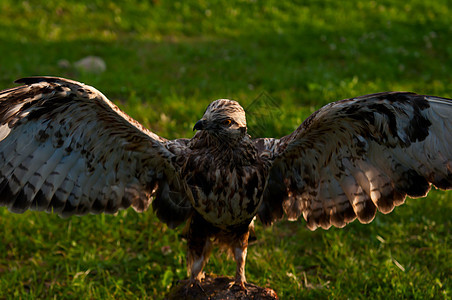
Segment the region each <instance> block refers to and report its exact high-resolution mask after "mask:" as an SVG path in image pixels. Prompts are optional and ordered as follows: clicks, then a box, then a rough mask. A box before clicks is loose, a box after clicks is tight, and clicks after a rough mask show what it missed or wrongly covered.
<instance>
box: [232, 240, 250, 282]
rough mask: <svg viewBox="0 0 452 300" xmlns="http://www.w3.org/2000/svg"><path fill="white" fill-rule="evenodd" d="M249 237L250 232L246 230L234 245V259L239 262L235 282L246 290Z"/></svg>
mask: <svg viewBox="0 0 452 300" xmlns="http://www.w3.org/2000/svg"><path fill="white" fill-rule="evenodd" d="M248 237H249V232H246V233H245V234H243V235H242V236H241V237H240V239H239V240H238V241H237V242H236V243H234V246H233V251H234V259H235V262H236V263H237V268H236V271H235V282H234V284H236V285H238V286H240V288H241V289H242V290H246V287H245V283H246V277H245V262H246V253H247V248H248Z"/></svg>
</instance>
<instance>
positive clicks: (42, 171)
mask: <svg viewBox="0 0 452 300" xmlns="http://www.w3.org/2000/svg"><path fill="white" fill-rule="evenodd" d="M17 82H18V83H23V84H24V85H22V86H18V87H15V88H11V89H8V90H5V91H2V92H0V205H1V206H6V207H8V209H9V210H10V211H12V212H16V213H22V212H24V211H26V210H27V209H31V210H44V211H47V212H55V213H58V214H59V215H61V216H65V217H67V216H71V215H84V214H87V213H103V212H105V213H115V212H117V211H118V210H119V209H125V208H127V207H129V206H132V207H133V208H134V209H135V210H137V211H139V212H141V211H144V210H146V209H147V208H148V207H149V206H150V205H152V207H153V210H154V212H155V213H156V215H157V216H158V218H159V219H160V220H161V221H163V222H165V223H166V224H168V225H169V226H170V227H173V228H174V227H176V226H178V225H180V224H182V223H184V222H185V223H186V227H185V230H184V236H185V237H186V238H187V244H188V255H187V262H188V270H189V273H190V279H191V282H192V283H199V282H200V281H201V279H202V277H203V272H202V269H203V267H204V265H205V264H206V262H207V260H208V258H209V254H210V251H211V249H212V246H213V244H215V243H218V244H219V245H220V246H223V247H226V248H227V249H229V250H231V252H232V254H233V257H234V259H235V261H236V263H237V269H236V276H235V283H236V284H238V285H239V286H241V287H244V284H245V282H246V279H245V259H246V253H247V246H248V238H249V234H250V231H252V230H253V219H254V218H255V217H256V216H257V217H258V219H260V220H261V221H262V222H263V223H264V224H272V223H273V222H275V221H277V220H279V219H282V218H284V217H285V218H287V219H289V220H296V219H298V218H299V217H300V216H301V215H302V216H303V218H304V219H305V220H306V222H307V226H308V228H310V229H312V230H314V229H316V228H317V227H321V228H325V229H327V228H329V227H330V226H331V225H334V226H337V227H343V226H345V225H346V224H347V223H349V222H351V221H353V220H354V219H356V218H358V220H359V221H360V222H362V223H368V222H371V221H372V220H373V218H374V217H375V214H376V211H377V210H379V211H381V212H383V213H389V212H391V211H392V210H393V208H394V206H397V205H400V204H402V203H403V202H404V200H405V198H406V196H410V197H422V196H425V195H426V194H427V193H428V191H429V190H430V188H431V185H432V184H433V185H434V186H436V187H438V188H440V189H443V190H448V189H451V188H452V121H451V116H452V100H450V99H445V98H439V97H433V96H422V95H417V94H414V93H402V92H388V93H379V94H373V95H367V96H362V97H357V98H352V99H347V100H342V101H338V102H334V103H331V104H329V105H326V106H325V107H323V108H321V109H320V110H318V111H317V112H315V113H314V114H312V115H311V116H310V117H309V118H308V119H307V120H306V121H304V122H303V123H302V124H301V125H300V127H298V129H296V130H295V131H294V132H293V133H292V134H290V135H288V136H285V137H283V138H281V139H274V138H258V139H252V138H251V137H250V136H249V135H248V134H247V127H246V126H247V125H246V118H245V111H244V109H243V108H242V107H241V106H240V105H239V103H237V102H236V101H232V100H227V99H220V100H216V101H214V102H212V103H211V104H210V105H209V106H208V107H207V109H206V111H205V113H204V115H203V117H202V118H201V119H200V120H199V121H198V122H197V123H196V124H195V125H194V130H197V132H196V134H195V135H194V136H193V137H192V138H191V139H176V140H167V139H164V138H162V137H159V136H158V135H156V134H154V133H152V132H150V131H149V130H147V129H145V128H144V127H143V126H141V125H140V124H139V123H138V122H136V121H135V120H133V119H132V118H131V117H129V116H128V115H126V114H125V113H123V112H122V111H121V110H119V109H118V108H117V107H116V106H115V105H114V104H113V103H111V102H110V101H109V100H108V99H107V98H106V97H105V96H104V95H102V94H101V93H100V92H99V91H97V90H96V89H94V88H92V87H90V86H87V85H84V84H82V83H79V82H76V81H72V80H67V79H63V78H56V77H31V78H24V79H20V80H18V81H17Z"/></svg>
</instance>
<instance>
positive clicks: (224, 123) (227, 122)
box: [222, 119, 232, 126]
mask: <svg viewBox="0 0 452 300" xmlns="http://www.w3.org/2000/svg"><path fill="white" fill-rule="evenodd" d="M222 124H223V125H224V126H229V125H231V124H232V121H231V119H227V120H224V121H223V122H222Z"/></svg>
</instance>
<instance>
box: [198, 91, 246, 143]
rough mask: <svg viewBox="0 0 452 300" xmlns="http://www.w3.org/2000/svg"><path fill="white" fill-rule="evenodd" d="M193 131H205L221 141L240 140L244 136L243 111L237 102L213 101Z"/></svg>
mask: <svg viewBox="0 0 452 300" xmlns="http://www.w3.org/2000/svg"><path fill="white" fill-rule="evenodd" d="M193 130H205V131H207V132H208V133H209V134H210V135H212V136H214V137H217V138H219V139H221V140H224V139H228V140H230V139H233V140H237V139H240V138H242V137H243V136H245V135H246V118H245V110H244V109H243V107H242V106H240V104H239V103H238V102H237V101H233V100H228V99H219V100H215V101H213V102H212V103H210V104H209V106H207V109H206V111H205V113H204V116H203V117H202V119H201V120H199V121H198V122H196V124H195V126H194V127H193Z"/></svg>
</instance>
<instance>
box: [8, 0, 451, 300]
mask: <svg viewBox="0 0 452 300" xmlns="http://www.w3.org/2000/svg"><path fill="white" fill-rule="evenodd" d="M294 2H298V3H294ZM122 3H123V4H115V3H113V2H107V1H99V0H97V1H92V0H91V1H75V0H74V1H61V0H58V1H56V0H48V1H37V0H29V1H17V0H1V1H0V53H1V55H0V70H1V72H0V88H7V87H11V86H13V85H12V81H13V80H15V79H17V78H20V77H23V76H30V75H58V76H63V77H69V78H73V79H76V80H80V81H83V82H85V83H88V84H90V85H93V86H95V87H97V88H98V89H99V90H101V91H102V92H103V93H104V94H106V95H107V96H108V97H109V98H110V99H111V100H112V101H114V102H115V103H117V104H119V105H120V106H121V107H122V108H123V109H124V110H125V111H126V112H127V113H129V114H130V115H132V116H133V117H134V118H136V119H137V120H139V121H140V122H142V123H143V124H145V125H146V126H147V127H149V128H150V129H151V130H152V131H154V132H156V133H157V134H159V135H161V136H164V137H167V138H176V137H190V136H191V135H192V131H191V128H192V126H193V124H194V122H195V121H196V120H197V119H199V118H200V116H201V115H202V113H203V111H204V109H205V107H206V106H207V104H208V103H209V102H210V101H212V100H214V99H217V98H233V99H236V100H238V101H240V102H241V103H242V104H243V106H244V107H247V106H249V105H250V104H251V103H253V101H254V100H255V99H256V98H259V97H270V98H271V99H273V101H274V102H275V103H276V106H275V107H274V110H275V112H276V113H277V114H276V116H277V118H273V117H268V116H267V119H266V120H265V121H266V122H265V128H263V129H262V127H259V124H257V122H259V119H258V118H253V117H252V116H250V117H249V120H250V131H251V132H253V131H254V132H256V133H257V134H258V135H267V136H283V135H286V134H288V133H290V132H291V131H292V130H293V129H295V128H296V127H297V126H298V125H299V124H300V123H301V122H302V120H303V119H304V118H306V117H307V116H308V115H309V114H310V113H311V112H313V111H314V110H315V109H317V108H319V107H320V106H322V105H324V104H326V103H328V102H331V101H334V100H338V99H343V98H349V97H353V96H357V95H362V94H369V93H373V92H380V91H386V90H409V91H414V92H418V93H423V94H434V95H439V96H445V97H452V85H451V82H452V74H451V71H450V66H451V63H452V61H451V57H452V43H451V42H450V36H451V34H452V26H451V25H450V24H451V23H450V15H451V14H452V11H451V6H450V3H449V1H446V0H444V1H442V0H437V1H424V0H413V1H410V2H406V1H395V0H385V1H364V0H353V1H331V0H330V1H315V0H310V1H291V2H289V1H286V2H284V1H278V0H269V1H245V0H242V1H239V0H237V1H225V0H223V1H216V2H215V4H212V3H210V2H209V1H197V2H194V1H162V0H160V1H158V0H155V1H139V0H129V1H123V2H122ZM87 55H97V56H100V57H102V58H103V59H104V60H105V62H106V64H107V71H106V72H104V73H102V74H89V73H83V72H80V71H77V70H76V69H73V68H69V69H65V68H61V67H59V66H58V61H59V60H61V59H67V60H69V61H70V62H74V61H76V60H79V59H81V58H83V57H85V56H87ZM263 92H264V94H262V93H263ZM451 200H452V195H451V194H447V193H443V192H432V193H431V194H430V195H429V197H428V198H427V199H416V200H408V201H407V204H406V205H404V206H403V207H401V208H398V209H396V210H395V211H394V212H393V213H392V214H390V215H388V216H381V215H380V216H377V218H376V220H375V221H374V222H373V223H372V224H371V225H361V224H359V223H353V224H351V225H349V226H347V227H346V228H344V229H331V230H329V231H323V230H317V231H315V232H310V231H309V230H307V229H306V228H305V225H304V221H298V222H295V223H289V222H281V223H279V224H278V225H277V226H274V227H272V228H262V226H260V225H258V228H257V234H258V238H259V240H258V243H257V244H256V245H253V246H251V247H250V250H249V256H248V262H247V276H248V280H249V281H251V282H254V283H257V284H259V285H264V286H269V287H272V288H274V289H275V290H276V291H277V292H278V294H279V295H280V298H281V299H299V298H311V299H321V298H332V299H346V298H352V299H353V298H370V297H373V298H385V299H429V298H435V299H437V298H440V299H441V298H444V299H450V298H451V297H452V291H451V289H452V288H451V286H452V250H451V249H452V245H451V235H452V233H451V216H452V201H451ZM0 228H1V230H2V232H1V235H2V242H1V243H0V298H23V299H27V298H30V299H34V298H69V299H71V298H72V299H80V298H91V299H102V298H107V299H113V298H115V299H116V298H119V299H121V298H122V299H126V298H150V299H154V298H162V297H163V295H164V294H165V293H166V292H167V291H168V289H169V287H170V286H171V284H172V283H173V282H175V281H177V280H178V279H182V278H184V277H185V276H186V273H185V272H186V271H185V243H184V242H183V241H180V239H179V238H178V234H179V231H177V230H176V231H174V230H170V229H168V228H167V227H166V226H165V225H163V224H162V223H160V222H158V220H157V218H156V217H155V216H154V215H153V214H152V212H147V213H144V214H136V213H135V212H134V211H132V210H127V211H124V212H121V213H119V214H118V215H117V216H110V215H99V216H86V217H83V218H78V217H73V218H70V219H61V218H59V217H57V216H55V215H48V214H44V213H31V212H27V213H25V214H23V215H15V214H11V213H9V212H7V211H6V210H5V209H3V208H2V209H0ZM206 270H207V272H211V273H215V274H229V275H232V274H233V273H234V263H233V262H232V261H231V260H228V259H227V258H226V257H225V256H224V255H223V254H219V253H217V252H215V253H214V255H213V257H212V259H211V261H210V262H209V264H208V266H207V268H206Z"/></svg>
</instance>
